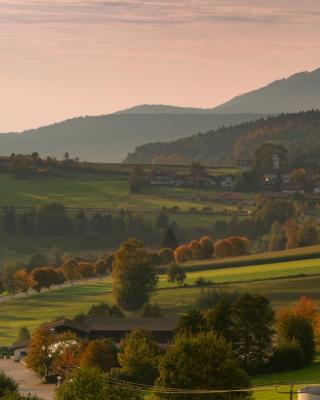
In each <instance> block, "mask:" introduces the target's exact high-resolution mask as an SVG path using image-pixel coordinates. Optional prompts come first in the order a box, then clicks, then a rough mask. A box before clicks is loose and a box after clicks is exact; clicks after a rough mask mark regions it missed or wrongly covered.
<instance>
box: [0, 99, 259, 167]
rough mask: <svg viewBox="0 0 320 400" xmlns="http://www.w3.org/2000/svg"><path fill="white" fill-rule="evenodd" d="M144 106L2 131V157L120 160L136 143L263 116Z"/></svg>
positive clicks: (168, 138) (166, 138)
mask: <svg viewBox="0 0 320 400" xmlns="http://www.w3.org/2000/svg"><path fill="white" fill-rule="evenodd" d="M151 109H152V113H149V112H148V110H149V107H148V106H145V107H143V110H144V111H143V112H142V110H140V112H139V113H136V112H135V111H134V110H132V111H130V110H126V111H125V112H123V113H120V114H111V115H105V116H97V117H83V118H75V119H71V120H67V121H64V122H61V123H57V124H53V125H50V126H47V127H42V128H39V129H34V130H29V131H25V132H22V133H21V134H19V133H8V134H0V155H3V156H5V155H10V154H11V153H22V154H26V153H32V152H38V153H39V154H40V155H42V156H46V155H50V156H55V157H58V158H61V157H62V156H63V154H64V153H65V152H69V154H70V155H71V156H78V157H80V159H81V160H87V161H103V162H120V161H122V160H123V158H124V157H125V156H126V154H127V153H128V151H130V150H131V149H134V148H135V147H136V146H138V145H141V144H144V143H150V142H156V141H159V140H161V141H163V140H172V139H177V138H180V137H185V136H188V135H193V134H194V133H197V132H204V131H207V130H209V129H216V128H219V127H221V126H231V125H234V124H238V123H241V122H245V121H252V120H255V119H257V118H260V117H261V115H253V114H239V115H217V114H209V113H203V112H202V110H201V109H200V110H199V113H195V112H192V113H191V112H187V111H185V110H184V109H179V108H178V107H177V108H174V109H175V113H172V112H169V111H168V110H167V108H164V109H163V108H162V107H161V110H163V112H162V111H161V112H160V113H159V110H158V108H156V109H154V108H153V107H151Z"/></svg>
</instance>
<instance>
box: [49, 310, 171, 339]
mask: <svg viewBox="0 0 320 400" xmlns="http://www.w3.org/2000/svg"><path fill="white" fill-rule="evenodd" d="M177 326H178V319H177V318H169V317H166V318H89V317H83V318H81V319H80V320H79V321H72V320H68V319H63V320H60V321H55V322H52V323H50V324H47V325H45V329H48V331H50V332H52V333H63V332H68V331H71V332H74V333H75V334H77V335H78V336H80V337H82V338H84V339H89V340H95V339H102V338H109V339H111V340H113V341H114V342H115V343H120V342H121V340H122V339H123V338H124V336H125V335H126V334H127V333H130V332H131V331H134V330H137V329H143V330H147V331H149V332H151V333H152V335H153V336H154V338H155V340H156V341H157V342H158V344H162V345H163V344H167V343H168V342H169V341H170V340H171V339H172V338H173V335H174V331H175V329H176V328H177Z"/></svg>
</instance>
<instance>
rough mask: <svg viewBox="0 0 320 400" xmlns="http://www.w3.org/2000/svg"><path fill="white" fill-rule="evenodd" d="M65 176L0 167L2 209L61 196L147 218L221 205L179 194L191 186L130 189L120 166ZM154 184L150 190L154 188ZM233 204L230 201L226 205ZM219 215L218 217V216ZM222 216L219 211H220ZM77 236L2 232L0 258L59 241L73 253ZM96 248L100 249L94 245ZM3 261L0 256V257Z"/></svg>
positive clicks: (199, 220)
mask: <svg viewBox="0 0 320 400" xmlns="http://www.w3.org/2000/svg"><path fill="white" fill-rule="evenodd" d="M65 175H66V177H59V178H48V179H28V180H24V179H15V178H13V177H12V176H11V175H9V174H4V173H0V187H1V188H2V189H3V190H2V192H1V196H0V213H1V207H2V206H4V205H14V206H16V207H34V206H39V205H41V204H45V203H48V202H51V201H59V202H62V203H63V204H65V205H66V206H67V207H82V208H84V209H85V208H93V207H97V208H108V209H110V208H111V209H114V208H115V209H119V208H125V209H132V210H135V211H141V212H143V213H144V215H147V216H149V218H150V219H155V218H156V216H157V213H158V212H159V210H160V209H161V207H167V208H171V207H173V206H178V207H179V209H180V210H182V211H187V210H189V208H190V207H196V208H198V209H201V208H202V207H203V206H205V205H210V206H212V207H213V208H214V210H216V211H217V210H221V209H222V208H224V207H223V205H222V204H221V203H217V202H215V201H212V202H209V203H205V202H197V201H187V200H184V199H183V196H184V195H186V194H188V193H189V190H186V191H183V190H181V189H175V188H167V189H168V190H167V189H166V190H165V191H166V194H167V195H169V197H170V196H171V198H163V197H161V196H159V193H161V191H163V188H161V191H158V188H148V190H146V192H145V193H142V194H129V186H128V178H127V175H126V174H125V173H121V172H120V171H118V172H117V171H112V170H110V171H107V172H105V173H104V174H96V173H95V174H93V173H83V172H81V173H79V172H68V173H65ZM153 189H154V191H153ZM197 193H201V194H205V195H208V194H209V193H210V194H211V196H212V193H213V192H207V191H201V190H195V191H193V195H195V194H197ZM227 208H229V209H234V208H235V207H234V206H228V207H227ZM168 215H169V217H170V219H171V220H175V221H176V222H177V223H178V224H179V226H180V227H181V228H182V229H193V228H194V227H195V226H203V227H207V228H208V227H210V226H212V225H213V223H214V221H215V219H216V218H217V216H214V215H212V216H208V215H203V214H201V213H198V214H192V213H186V212H183V213H178V214H176V213H169V214H168ZM219 218H221V217H219ZM222 218H223V217H222ZM80 242H81V241H80V240H78V241H77V240H75V238H67V239H65V238H53V237H48V236H43V235H39V236H35V237H33V238H29V237H26V236H22V235H20V236H16V235H15V236H11V235H7V234H5V233H4V232H0V259H1V260H6V259H10V258H15V259H26V258H29V257H30V254H33V253H36V252H44V253H46V252H47V251H48V249H50V248H52V247H53V246H55V245H57V246H59V247H60V248H62V249H64V250H65V251H67V252H71V253H72V254H73V253H74V252H76V251H77V250H78V249H79V246H80ZM97 250H98V249H97ZM0 264H1V262H0Z"/></svg>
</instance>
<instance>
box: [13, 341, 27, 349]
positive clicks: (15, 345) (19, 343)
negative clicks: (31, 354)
mask: <svg viewBox="0 0 320 400" xmlns="http://www.w3.org/2000/svg"><path fill="white" fill-rule="evenodd" d="M29 343H30V339H25V340H17V341H16V342H14V343H12V345H11V346H10V350H18V349H23V348H25V347H28V346H29Z"/></svg>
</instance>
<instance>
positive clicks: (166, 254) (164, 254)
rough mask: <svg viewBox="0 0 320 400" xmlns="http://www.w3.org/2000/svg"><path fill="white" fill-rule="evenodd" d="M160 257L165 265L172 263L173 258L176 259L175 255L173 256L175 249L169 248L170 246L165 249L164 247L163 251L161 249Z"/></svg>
mask: <svg viewBox="0 0 320 400" xmlns="http://www.w3.org/2000/svg"><path fill="white" fill-rule="evenodd" d="M159 255H160V257H161V260H162V264H163V265H167V264H170V263H171V262H172V261H173V260H174V257H173V250H172V249H169V248H164V249H162V250H161V251H160V254H159Z"/></svg>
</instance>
